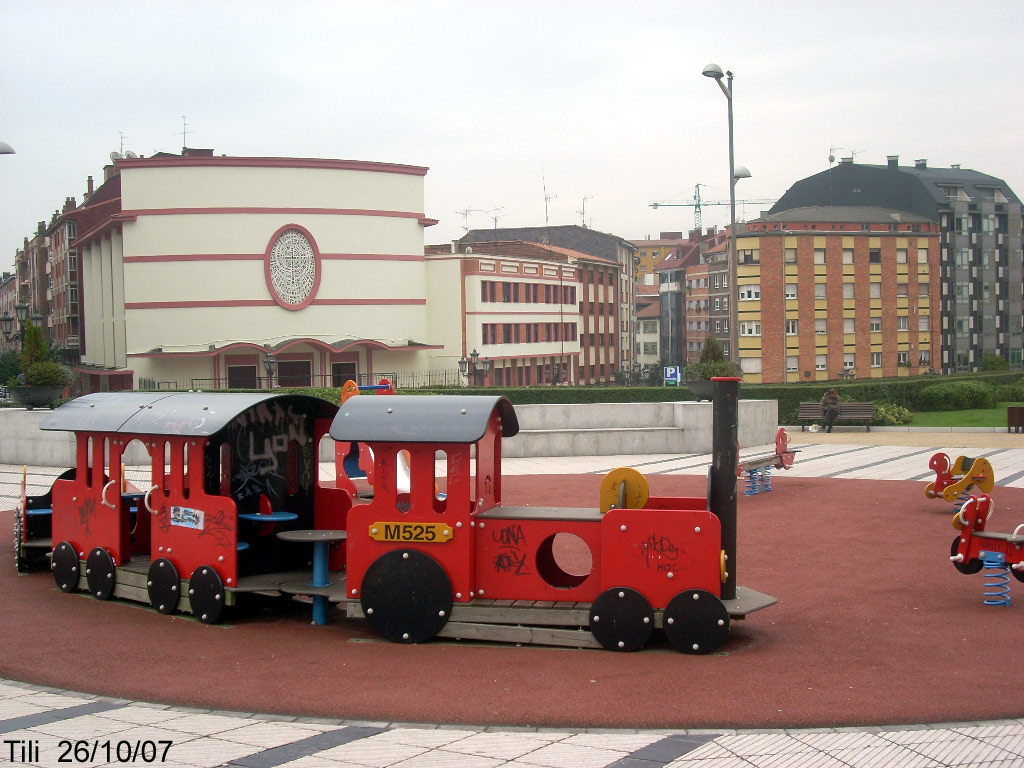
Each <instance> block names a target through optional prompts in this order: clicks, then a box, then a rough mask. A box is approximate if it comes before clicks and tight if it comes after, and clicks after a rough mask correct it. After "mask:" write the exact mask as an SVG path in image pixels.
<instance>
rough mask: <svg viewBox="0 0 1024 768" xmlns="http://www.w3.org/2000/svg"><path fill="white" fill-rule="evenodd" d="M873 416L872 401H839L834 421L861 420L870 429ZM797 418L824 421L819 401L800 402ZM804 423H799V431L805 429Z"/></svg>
mask: <svg viewBox="0 0 1024 768" xmlns="http://www.w3.org/2000/svg"><path fill="white" fill-rule="evenodd" d="M874 417H875V404H874V403H839V416H837V417H836V421H863V422H864V426H866V427H867V431H868V432H870V431H871V420H872V419H873V418H874ZM797 420H798V421H801V422H806V421H818V422H821V421H824V420H825V416H824V414H823V413H822V412H821V403H800V410H799V412H798V413H797ZM806 426H807V425H806V424H801V425H800V431H801V432H803V431H804V429H806Z"/></svg>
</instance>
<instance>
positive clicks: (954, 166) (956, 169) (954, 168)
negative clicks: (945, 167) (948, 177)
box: [949, 163, 960, 171]
mask: <svg viewBox="0 0 1024 768" xmlns="http://www.w3.org/2000/svg"><path fill="white" fill-rule="evenodd" d="M949 167H950V168H952V169H953V170H954V171H959V170H960V163H953V165H951V166H949Z"/></svg>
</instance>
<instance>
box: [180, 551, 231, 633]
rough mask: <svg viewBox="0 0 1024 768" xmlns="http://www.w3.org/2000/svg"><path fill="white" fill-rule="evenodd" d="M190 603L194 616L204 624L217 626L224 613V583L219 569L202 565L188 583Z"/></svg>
mask: <svg viewBox="0 0 1024 768" xmlns="http://www.w3.org/2000/svg"><path fill="white" fill-rule="evenodd" d="M188 601H189V603H190V604H191V606H192V615H193V616H195V617H196V618H197V619H199V620H200V621H201V622H203V624H216V623H217V622H218V621H220V616H221V614H222V613H223V612H224V582H223V581H222V580H221V578H220V574H219V573H217V569H216V568H214V567H213V566H210V565H201V566H199V567H198V568H196V569H195V571H193V572H192V578H191V579H189V582H188Z"/></svg>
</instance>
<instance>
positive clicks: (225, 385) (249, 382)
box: [139, 368, 466, 391]
mask: <svg viewBox="0 0 1024 768" xmlns="http://www.w3.org/2000/svg"><path fill="white" fill-rule="evenodd" d="M381 379H388V380H389V381H390V382H391V383H392V384H394V385H395V388H396V389H419V388H421V387H454V386H459V385H460V384H465V383H466V377H465V376H463V375H461V374H460V373H459V370H458V369H457V368H451V369H447V370H440V371H404V372H394V371H390V372H389V371H383V372H380V373H352V374H344V375H335V374H330V373H326V374H319V375H314V376H275V377H273V378H270V377H267V376H233V377H230V378H229V377H227V376H219V377H216V378H194V379H187V380H180V381H173V380H156V379H146V378H140V379H139V389H140V390H143V391H157V390H176V391H181V390H187V389H198V390H206V391H214V390H224V389H247V390H253V389H257V390H258V389H274V388H277V387H342V386H343V385H344V384H345V382H346V381H350V380H351V381H354V382H355V383H356V384H358V385H360V386H369V385H373V384H376V383H378V382H379V381H380V380H381Z"/></svg>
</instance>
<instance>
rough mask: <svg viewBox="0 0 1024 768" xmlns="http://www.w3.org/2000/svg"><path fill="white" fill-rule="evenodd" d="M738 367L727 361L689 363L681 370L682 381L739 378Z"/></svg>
mask: <svg viewBox="0 0 1024 768" xmlns="http://www.w3.org/2000/svg"><path fill="white" fill-rule="evenodd" d="M739 375H740V367H739V366H738V365H736V363H731V362H729V361H728V360H717V361H710V362H697V363H690V364H689V365H688V366H686V367H685V368H684V369H683V379H684V380H686V381H699V380H700V379H710V378H711V377H712V376H739Z"/></svg>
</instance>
